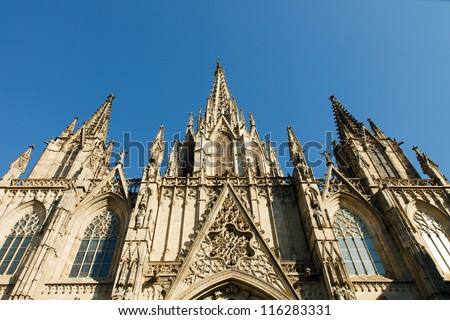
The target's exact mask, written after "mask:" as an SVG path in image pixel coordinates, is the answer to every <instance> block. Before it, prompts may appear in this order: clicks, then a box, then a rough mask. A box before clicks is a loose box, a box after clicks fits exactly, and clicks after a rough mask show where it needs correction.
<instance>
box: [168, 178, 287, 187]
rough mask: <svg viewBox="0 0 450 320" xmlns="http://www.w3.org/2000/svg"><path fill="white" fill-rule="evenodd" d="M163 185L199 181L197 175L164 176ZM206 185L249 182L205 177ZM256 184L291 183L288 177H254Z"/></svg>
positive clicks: (179, 184)
mask: <svg viewBox="0 0 450 320" xmlns="http://www.w3.org/2000/svg"><path fill="white" fill-rule="evenodd" d="M163 181H164V185H166V186H172V185H174V186H183V185H188V186H197V185H199V184H200V183H201V179H200V178H199V177H164V178H163ZM205 181H206V185H208V186H223V185H224V184H225V182H226V181H229V183H230V184H232V185H233V186H246V185H248V184H249V179H248V177H235V176H230V177H206V179H205ZM253 183H256V184H257V185H269V186H278V185H281V186H284V185H286V186H288V185H290V184H291V178H290V177H255V178H254V182H253Z"/></svg>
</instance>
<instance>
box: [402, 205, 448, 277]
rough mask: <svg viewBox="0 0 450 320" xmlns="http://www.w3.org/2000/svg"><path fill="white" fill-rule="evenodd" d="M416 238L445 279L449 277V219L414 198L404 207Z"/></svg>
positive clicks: (436, 209)
mask: <svg viewBox="0 0 450 320" xmlns="http://www.w3.org/2000/svg"><path fill="white" fill-rule="evenodd" d="M406 213H407V216H408V219H409V222H410V223H411V224H412V226H413V230H415V234H416V238H417V240H418V241H419V243H421V244H422V245H423V246H424V247H425V248H426V249H427V251H428V253H429V254H430V256H431V257H432V258H433V259H434V261H435V263H436V266H437V267H438V269H439V270H440V271H441V272H442V274H443V275H444V277H445V278H446V279H450V221H449V219H448V217H446V214H445V213H444V212H442V211H441V210H439V209H438V208H437V207H435V206H433V205H431V204H429V203H427V202H424V201H421V200H414V201H412V202H411V203H409V204H408V206H407V207H406Z"/></svg>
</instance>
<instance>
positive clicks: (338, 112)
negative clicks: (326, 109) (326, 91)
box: [329, 96, 362, 141]
mask: <svg viewBox="0 0 450 320" xmlns="http://www.w3.org/2000/svg"><path fill="white" fill-rule="evenodd" d="M329 99H330V101H331V105H332V108H333V114H334V120H335V122H336V127H337V131H338V134H339V138H340V140H341V141H342V140H346V139H347V137H348V134H353V135H355V136H358V135H359V134H360V133H361V129H362V123H361V122H358V121H357V120H356V119H355V118H354V117H353V116H352V115H351V114H350V112H348V111H347V109H345V108H344V106H343V105H342V104H340V102H339V101H338V100H337V99H336V97H335V96H331V97H330V98H329Z"/></svg>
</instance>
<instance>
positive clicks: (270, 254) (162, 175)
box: [0, 62, 450, 300]
mask: <svg viewBox="0 0 450 320" xmlns="http://www.w3.org/2000/svg"><path fill="white" fill-rule="evenodd" d="M225 77H226V74H225V71H224V70H223V68H222V65H221V64H220V63H219V62H218V63H217V67H216V70H215V72H214V81H213V88H212V91H211V94H210V95H209V97H208V98H207V103H206V107H205V110H204V113H200V114H199V116H198V117H196V119H195V121H194V116H193V114H192V113H191V114H190V115H189V117H188V122H187V126H186V134H185V137H184V140H183V141H176V142H175V143H174V145H173V147H172V148H171V150H165V148H166V147H167V144H166V143H165V140H164V127H162V126H161V127H160V128H159V130H158V131H156V130H155V134H156V136H155V138H154V141H153V144H151V147H150V148H149V150H148V151H149V161H148V164H147V165H146V166H145V168H144V169H143V171H142V176H141V177H140V178H125V175H124V160H123V158H124V156H125V152H124V151H123V152H121V153H120V157H118V158H117V161H116V162H115V163H111V159H112V158H113V145H114V144H113V143H112V142H111V141H108V137H107V133H108V127H109V121H110V115H111V108H112V104H113V100H114V96H113V95H110V96H108V97H107V99H106V100H105V102H104V103H103V104H102V105H101V106H100V107H99V108H98V109H97V111H95V113H94V114H93V115H92V116H91V118H90V119H88V120H87V121H86V122H84V123H83V124H82V125H81V126H77V124H76V122H77V118H75V120H74V121H73V122H72V123H70V124H69V125H68V126H67V128H66V129H64V130H63V131H62V133H61V134H60V135H59V136H58V137H57V138H54V139H51V140H50V141H49V142H48V143H47V146H46V148H45V150H44V151H43V153H42V154H41V155H40V157H39V160H38V161H37V163H36V165H35V166H34V168H32V170H31V172H30V173H29V175H28V177H26V178H21V177H20V176H21V174H23V173H24V172H25V171H26V167H27V165H28V162H29V160H30V156H31V153H32V150H33V147H30V148H29V149H28V150H26V151H25V152H24V153H23V154H21V155H20V156H19V157H18V158H17V160H15V161H14V162H12V163H11V164H10V167H9V168H10V169H9V171H8V172H6V174H4V175H3V177H2V179H1V180H0V297H1V298H2V299H10V300H16V299H33V300H43V299H70V300H74V299H75V300H94V299H96V300H98V299H102V300H108V299H113V300H163V299H166V300H189V299H207V300H222V299H230V300H244V299H249V300H252V299H268V300H290V299H302V300H306V299H307V300H312V299H314V300H320V299H335V300H355V299H356V300H377V299H379V300H384V299H388V300H391V299H392V300H395V299H450V241H449V239H450V238H449V237H450V216H449V214H450V183H449V181H448V180H447V178H446V177H445V176H444V175H443V174H442V172H441V171H440V170H439V167H438V165H437V164H436V163H435V162H434V161H433V160H431V159H430V158H429V157H428V156H427V155H426V154H425V153H424V152H422V151H421V150H419V149H418V148H417V147H414V150H415V153H416V155H417V160H418V162H419V164H420V166H421V169H422V171H423V172H424V173H425V174H426V175H427V177H426V178H423V177H421V176H420V175H419V173H418V172H417V171H416V169H415V168H414V166H413V165H412V163H411V162H410V160H409V159H408V158H407V157H406V155H405V153H404V152H403V150H402V148H401V143H398V142H397V141H396V140H395V139H391V138H389V137H388V136H387V135H386V134H385V133H384V132H383V131H382V130H381V129H380V128H379V127H378V126H377V125H376V124H375V123H373V122H372V121H371V120H370V119H368V125H365V124H363V123H362V122H359V121H358V120H357V119H355V118H354V117H353V116H352V115H351V113H350V112H349V111H348V110H347V109H346V108H345V107H344V106H343V105H342V104H341V103H340V102H339V101H338V100H337V99H336V98H335V97H334V96H331V97H330V101H331V111H332V114H333V116H334V119H335V122H336V129H337V133H338V137H339V139H338V141H335V142H333V145H332V148H333V153H334V159H335V161H333V160H332V156H331V155H330V154H328V153H327V152H324V153H323V156H324V159H325V160H326V174H325V176H324V177H321V178H318V177H316V176H315V175H314V172H313V168H312V167H310V166H309V165H308V162H307V161H306V157H305V151H304V149H303V147H302V144H301V142H300V141H299V140H298V139H297V137H296V135H295V134H294V129H293V128H291V127H288V128H287V137H288V141H289V152H290V159H291V161H292V164H293V171H292V172H290V173H289V174H287V175H284V173H283V172H282V168H281V166H280V164H279V162H278V156H277V152H276V150H275V147H274V146H273V144H272V143H271V142H270V141H264V140H262V139H261V138H260V136H259V134H258V130H257V126H256V121H255V119H254V117H253V115H252V114H251V113H250V114H249V119H248V120H247V121H246V119H245V118H244V115H243V112H242V110H239V109H238V106H237V103H236V99H235V98H234V97H232V96H231V95H230V91H229V89H228V85H227V82H226V79H225ZM330 116H331V114H330ZM166 149H167V148H166ZM165 152H166V153H167V154H168V155H169V156H168V158H167V159H163V158H164V154H165ZM163 161H165V162H167V166H166V168H165V170H162V169H163V168H162V163H163ZM163 171H164V172H163Z"/></svg>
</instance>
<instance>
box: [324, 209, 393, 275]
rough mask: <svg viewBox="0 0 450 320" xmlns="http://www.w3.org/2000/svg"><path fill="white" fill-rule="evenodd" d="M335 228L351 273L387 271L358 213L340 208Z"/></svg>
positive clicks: (373, 273) (334, 223) (364, 273)
mask: <svg viewBox="0 0 450 320" xmlns="http://www.w3.org/2000/svg"><path fill="white" fill-rule="evenodd" d="M333 229H334V231H335V232H336V236H337V239H338V243H339V248H340V250H341V252H342V255H343V258H344V262H345V265H346V266H347V270H348V272H349V274H350V275H375V274H381V275H383V274H384V273H385V272H384V268H383V265H382V263H381V260H380V258H379V256H378V253H377V251H376V250H375V247H374V245H373V242H372V239H371V238H370V236H369V233H368V232H367V227H366V225H365V224H364V222H363V221H361V220H360V219H359V218H358V217H357V216H356V215H354V214H352V213H351V212H349V211H347V210H345V209H341V210H339V211H338V212H337V213H336V216H335V219H334V222H333Z"/></svg>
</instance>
